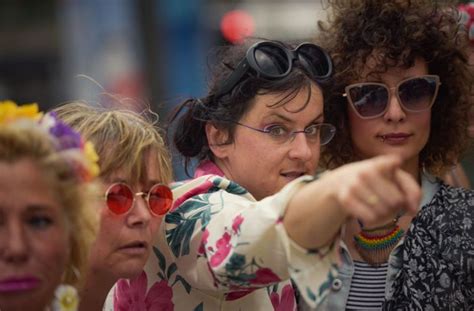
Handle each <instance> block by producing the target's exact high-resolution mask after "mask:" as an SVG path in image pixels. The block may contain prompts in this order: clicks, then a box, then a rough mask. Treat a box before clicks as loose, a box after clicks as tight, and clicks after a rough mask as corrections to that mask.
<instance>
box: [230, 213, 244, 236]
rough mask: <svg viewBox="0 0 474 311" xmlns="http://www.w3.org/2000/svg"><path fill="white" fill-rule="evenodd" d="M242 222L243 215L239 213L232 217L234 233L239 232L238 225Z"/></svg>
mask: <svg viewBox="0 0 474 311" xmlns="http://www.w3.org/2000/svg"><path fill="white" fill-rule="evenodd" d="M243 222H244V217H242V216H241V215H238V216H237V217H235V218H234V221H233V222H232V231H233V232H234V234H238V233H240V225H241V224H242V223H243Z"/></svg>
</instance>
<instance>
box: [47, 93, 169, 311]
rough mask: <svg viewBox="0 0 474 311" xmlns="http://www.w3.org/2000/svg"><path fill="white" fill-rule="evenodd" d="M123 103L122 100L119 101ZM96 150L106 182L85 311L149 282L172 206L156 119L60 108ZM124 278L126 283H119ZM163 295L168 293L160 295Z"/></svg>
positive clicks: (76, 105)
mask: <svg viewBox="0 0 474 311" xmlns="http://www.w3.org/2000/svg"><path fill="white" fill-rule="evenodd" d="M113 102H114V103H115V104H117V105H119V104H120V102H119V99H114V101H113ZM55 113H56V114H57V116H58V117H59V118H61V119H62V120H63V121H64V122H66V123H67V124H69V125H70V126H71V127H73V128H75V129H76V130H77V131H78V132H80V133H81V134H82V135H83V136H84V137H87V139H89V140H91V141H92V142H93V143H94V144H95V145H96V146H97V153H98V154H99V156H100V166H101V168H102V170H101V174H100V176H99V177H100V179H101V180H102V182H103V185H104V186H103V188H102V194H101V197H100V198H99V200H101V201H102V202H99V205H100V206H101V208H100V229H99V233H98V235H97V239H96V241H95V243H94V245H93V246H92V251H91V256H90V257H89V270H88V273H87V274H86V282H85V286H84V289H83V290H82V292H81V293H80V294H81V301H82V302H81V305H80V309H81V310H101V309H102V306H103V304H104V301H105V299H106V296H107V293H108V292H109V290H110V289H111V288H112V286H113V285H114V284H115V283H116V282H117V281H118V283H117V286H128V280H131V282H137V283H140V282H145V284H146V281H145V280H144V277H145V276H144V273H142V271H143V267H144V265H145V263H146V261H147V259H148V257H149V255H150V253H151V252H152V245H153V239H154V237H155V235H156V234H157V232H158V228H159V226H160V222H161V220H162V218H163V216H164V214H165V213H166V212H167V211H168V209H169V208H170V207H171V201H172V193H171V190H170V189H169V188H168V186H167V185H168V184H169V183H170V182H171V179H172V171H171V162H170V158H169V153H168V151H167V149H166V147H165V145H164V141H163V139H162V137H161V133H160V130H159V129H158V127H157V126H156V124H155V123H154V121H153V119H152V116H151V115H150V116H147V115H146V114H145V113H143V114H138V113H135V112H132V111H129V110H121V109H119V108H101V107H99V106H97V105H96V106H94V105H91V104H87V103H84V102H71V103H68V104H65V105H63V106H60V107H58V108H56V109H55ZM119 279H127V280H120V281H119ZM159 295H165V296H166V295H167V293H166V292H160V293H158V296H159Z"/></svg>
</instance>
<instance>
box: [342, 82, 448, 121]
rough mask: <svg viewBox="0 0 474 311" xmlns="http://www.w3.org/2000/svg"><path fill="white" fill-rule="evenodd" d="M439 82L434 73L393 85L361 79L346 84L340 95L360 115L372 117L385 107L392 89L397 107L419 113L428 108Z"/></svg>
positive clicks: (387, 105) (381, 111)
mask: <svg viewBox="0 0 474 311" xmlns="http://www.w3.org/2000/svg"><path fill="white" fill-rule="evenodd" d="M440 84H441V82H440V81H439V76H436V75H424V76H418V77H413V78H409V79H405V80H403V81H400V82H399V83H398V84H397V85H396V86H395V87H393V88H389V87H388V86H387V85H385V84H383V83H376V82H363V83H356V84H351V85H349V86H347V87H346V89H345V91H346V92H345V93H344V94H343V96H345V97H347V99H348V100H349V103H350V105H351V107H352V108H353V109H354V111H355V113H356V114H357V115H358V116H359V117H360V118H362V119H373V118H377V117H379V116H381V115H383V114H384V113H385V112H386V111H387V110H388V107H389V103H390V97H391V91H392V90H395V95H396V96H397V99H398V102H399V103H400V105H401V107H402V108H403V109H404V110H406V111H408V112H420V111H423V110H427V109H429V108H431V106H433V103H434V101H435V99H436V95H437V94H438V90H439V86H440Z"/></svg>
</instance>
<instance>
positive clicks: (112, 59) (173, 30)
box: [0, 0, 474, 181]
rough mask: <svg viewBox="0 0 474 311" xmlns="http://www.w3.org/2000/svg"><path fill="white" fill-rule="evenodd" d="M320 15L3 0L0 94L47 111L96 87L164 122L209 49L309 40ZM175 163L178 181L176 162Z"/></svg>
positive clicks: (140, 2) (197, 90)
mask: <svg viewBox="0 0 474 311" xmlns="http://www.w3.org/2000/svg"><path fill="white" fill-rule="evenodd" d="M324 18H325V11H324V4H322V1H321V0H247V1H245V0H241V1H238V0H232V1H231V0H168V1H166V0H41V1H28V0H16V1H13V0H5V1H1V2H0V40H1V42H2V49H0V99H7V98H8V99H13V100H15V101H17V102H19V103H26V102H38V103H39V105H40V106H41V107H42V109H49V108H51V107H53V106H56V105H58V104H60V103H62V102H65V101H70V100H75V99H84V100H87V101H90V102H92V103H93V102H97V101H100V100H101V93H103V92H105V91H106V92H111V93H118V94H121V95H123V96H130V97H133V98H138V99H140V100H138V101H135V102H133V103H132V107H130V108H132V109H137V110H142V109H143V108H144V107H146V106H150V107H151V108H152V109H153V110H154V111H156V112H158V113H159V114H160V119H161V120H165V119H166V117H167V115H168V114H169V112H170V111H171V109H172V108H173V107H174V106H175V105H177V104H178V103H179V102H180V101H181V100H182V99H183V98H186V97H189V96H201V95H203V94H204V93H205V92H206V72H207V65H206V64H207V60H208V57H210V56H209V55H210V54H209V51H210V50H211V48H212V47H214V46H216V45H222V44H229V43H231V42H232V41H233V40H238V39H239V34H240V33H241V32H242V30H243V31H244V32H246V33H248V34H250V35H253V36H257V37H267V38H273V39H291V40H306V39H310V38H311V37H312V36H313V34H314V33H315V32H316V31H317V22H318V20H320V19H324ZM84 76H86V77H88V78H86V77H84ZM163 125H164V123H163ZM472 158H473V157H472V156H471V157H470V158H467V159H466V161H465V162H466V163H465V165H466V167H467V168H468V173H469V174H470V177H471V181H473V180H474V160H473V159H472ZM175 168H176V175H177V177H178V178H183V177H184V173H183V170H182V165H181V163H180V161H179V159H177V160H176V165H175Z"/></svg>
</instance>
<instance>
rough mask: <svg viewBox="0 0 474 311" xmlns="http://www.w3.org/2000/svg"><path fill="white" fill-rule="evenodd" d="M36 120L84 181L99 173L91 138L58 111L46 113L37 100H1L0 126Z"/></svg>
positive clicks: (97, 158) (97, 157) (96, 156)
mask: <svg viewBox="0 0 474 311" xmlns="http://www.w3.org/2000/svg"><path fill="white" fill-rule="evenodd" d="M24 120H30V121H33V122H34V123H35V124H37V125H38V127H39V128H40V129H41V130H43V131H45V132H46V133H47V134H48V135H49V136H50V137H51V139H52V141H53V143H54V145H55V148H56V151H57V152H58V153H60V155H61V156H62V157H64V158H65V159H66V161H67V162H68V163H69V164H70V165H71V167H72V169H73V171H74V173H75V175H76V176H77V177H78V179H79V180H80V181H84V182H87V181H90V180H91V179H92V178H94V177H96V176H98V175H99V166H98V164H97V162H98V160H99V156H98V155H97V153H96V152H95V149H94V146H93V145H92V143H91V142H90V141H84V140H83V138H82V137H81V135H80V134H79V133H78V132H77V131H75V130H73V129H72V128H71V127H70V126H68V125H67V124H66V123H64V122H62V121H60V120H59V119H58V118H57V117H56V114H55V113H54V112H51V113H46V114H43V113H42V112H40V111H39V110H38V105H37V104H28V105H23V106H18V105H17V104H16V103H14V102H13V101H0V126H1V125H9V124H12V123H17V122H22V121H24Z"/></svg>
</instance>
